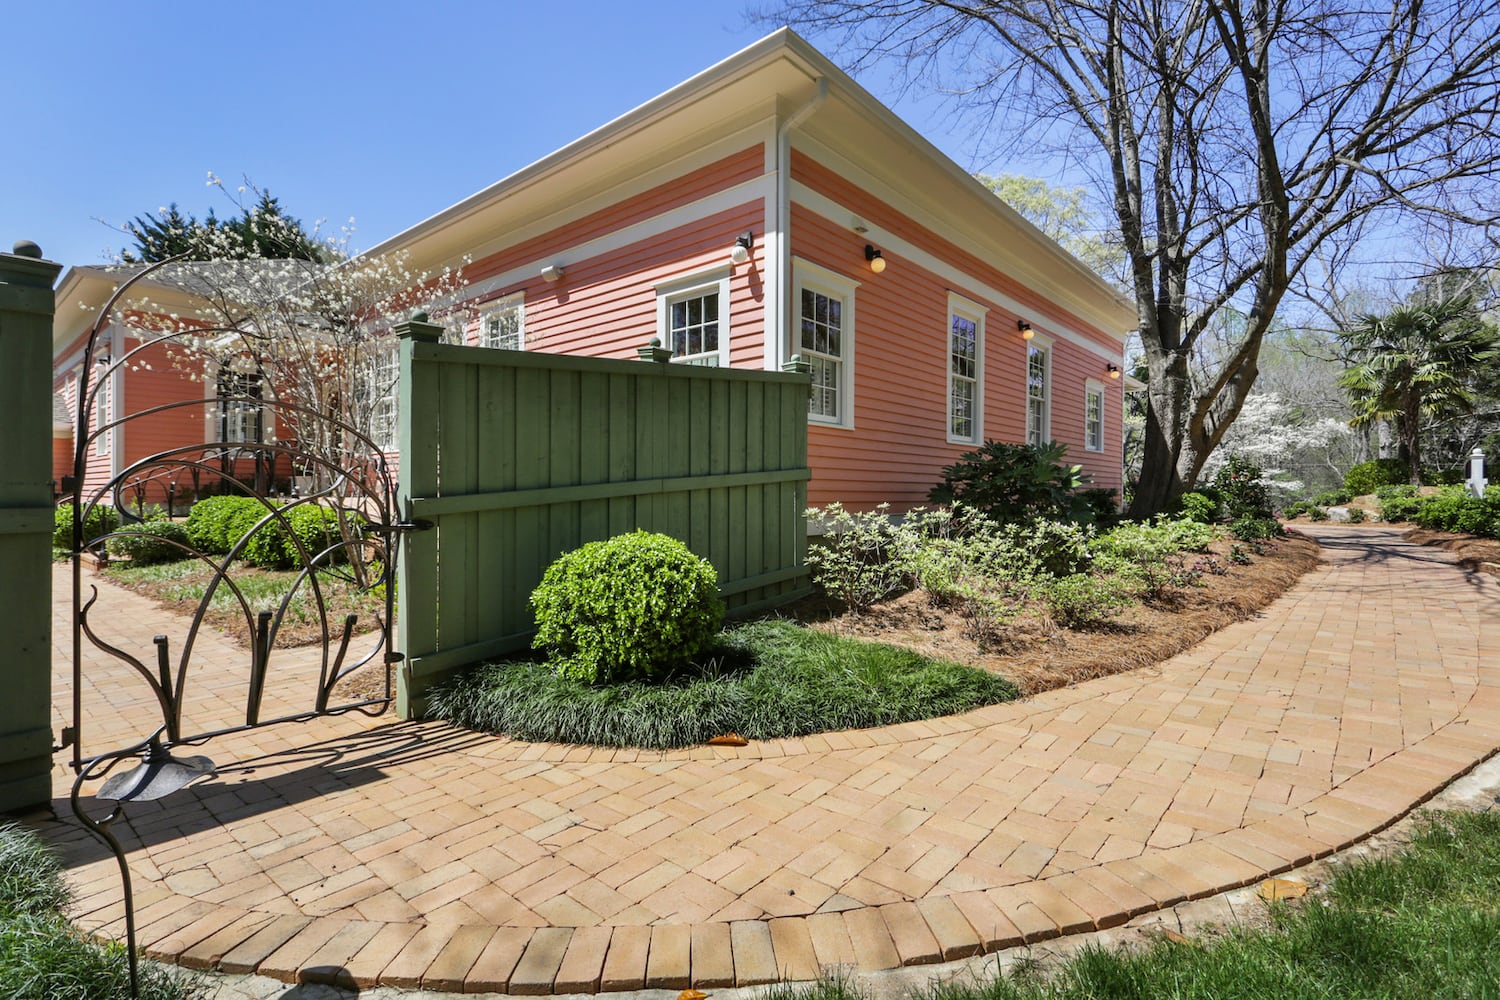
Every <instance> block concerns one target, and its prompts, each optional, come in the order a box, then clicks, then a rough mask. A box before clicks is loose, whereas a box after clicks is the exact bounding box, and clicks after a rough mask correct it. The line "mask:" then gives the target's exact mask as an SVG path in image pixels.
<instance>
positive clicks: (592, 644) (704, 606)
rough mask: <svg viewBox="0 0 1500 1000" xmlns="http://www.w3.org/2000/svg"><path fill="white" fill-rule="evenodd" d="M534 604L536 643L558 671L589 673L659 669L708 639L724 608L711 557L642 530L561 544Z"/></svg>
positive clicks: (619, 674)
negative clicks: (567, 546)
mask: <svg viewBox="0 0 1500 1000" xmlns="http://www.w3.org/2000/svg"><path fill="white" fill-rule="evenodd" d="M531 607H532V611H533V612H534V613H535V615H536V624H537V632H536V639H535V642H534V645H535V646H536V647H537V648H538V649H543V650H546V651H547V652H548V654H549V656H550V658H551V661H552V663H553V665H554V667H555V668H556V669H557V670H558V672H559V673H561V674H563V675H564V676H567V677H572V678H575V679H577V680H580V681H584V682H585V683H603V682H612V681H624V680H638V679H639V680H649V679H653V678H655V677H659V676H661V675H662V674H663V673H664V672H665V671H667V670H669V669H670V668H671V667H672V666H675V665H676V664H678V663H680V662H681V661H683V660H685V659H688V658H690V657H693V656H696V655H697V654H699V653H701V652H702V651H703V650H705V649H707V648H708V647H709V645H710V644H711V643H712V642H713V640H714V637H715V636H716V635H717V634H718V631H719V625H720V623H721V622H722V621H723V618H724V602H723V601H721V600H719V580H718V573H717V572H715V570H714V568H713V565H712V564H711V563H709V562H708V560H706V559H700V558H698V557H697V556H695V555H693V553H692V552H691V551H689V549H688V547H687V546H686V545H684V544H682V543H681V542H679V541H677V540H676V539H675V538H670V537H668V536H666V535H658V534H651V533H649V532H645V531H636V532H632V533H630V534H627V535H616V536H615V537H614V538H610V539H607V540H605V541H602V542H590V543H589V544H587V545H584V546H582V547H581V548H577V549H574V550H573V551H571V552H565V553H563V554H562V555H561V556H559V557H558V558H557V559H556V560H555V561H554V562H553V563H552V565H551V566H548V567H547V572H546V573H545V574H544V575H543V577H542V582H541V583H540V584H539V585H538V586H537V588H536V589H535V590H534V591H532V593H531Z"/></svg>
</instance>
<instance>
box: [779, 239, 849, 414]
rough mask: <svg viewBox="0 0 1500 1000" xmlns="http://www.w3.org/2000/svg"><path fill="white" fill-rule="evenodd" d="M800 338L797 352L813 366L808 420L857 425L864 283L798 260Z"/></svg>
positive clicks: (797, 284)
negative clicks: (857, 310) (858, 325)
mask: <svg viewBox="0 0 1500 1000" xmlns="http://www.w3.org/2000/svg"><path fill="white" fill-rule="evenodd" d="M796 266H797V273H796V298H795V300H794V301H795V302H796V304H797V305H796V308H797V336H796V339H795V340H794V341H793V346H792V350H793V352H794V353H798V354H801V355H802V358H803V360H805V361H807V362H808V363H809V364H811V365H812V396H811V397H810V398H809V400H808V404H807V414H808V418H809V419H810V420H812V421H814V422H817V423H823V424H832V425H835V426H838V427H853V426H854V290H855V288H857V287H858V282H854V281H850V280H849V279H848V278H845V277H844V276H843V275H841V274H837V273H836V272H833V271H829V270H828V269H826V268H822V267H818V266H817V265H815V264H809V263H808V262H806V261H800V260H799V261H797V262H796Z"/></svg>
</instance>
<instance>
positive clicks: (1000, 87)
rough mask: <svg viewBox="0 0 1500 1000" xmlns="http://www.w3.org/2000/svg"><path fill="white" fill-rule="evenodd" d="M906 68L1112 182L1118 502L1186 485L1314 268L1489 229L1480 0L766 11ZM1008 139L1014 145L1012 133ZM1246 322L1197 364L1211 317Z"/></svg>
mask: <svg viewBox="0 0 1500 1000" xmlns="http://www.w3.org/2000/svg"><path fill="white" fill-rule="evenodd" d="M772 16H775V17H777V18H778V19H779V18H785V19H788V20H790V21H791V22H792V23H795V24H799V25H803V26H807V27H810V28H811V29H813V30H815V31H819V32H822V33H825V34H827V35H830V36H833V37H835V38H840V39H842V43H841V44H842V48H843V51H844V53H845V54H846V55H847V56H849V58H850V59H851V60H852V61H853V62H854V63H855V64H856V65H858V64H859V63H860V62H863V61H868V60H873V59H879V58H887V57H890V58H896V59H899V60H902V61H903V62H904V65H905V67H906V70H907V72H908V74H909V77H908V78H909V79H910V80H912V81H922V80H928V81H932V82H936V83H938V84H939V85H941V86H943V87H944V88H946V89H949V90H951V91H954V92H956V93H958V94H959V95H961V97H962V99H965V100H967V101H968V102H969V104H970V105H971V106H972V107H973V108H974V109H976V110H981V111H983V112H984V121H985V122H986V127H987V128H989V129H991V130H992V134H993V135H994V136H995V137H996V138H1003V139H1004V140H1005V141H1006V142H1007V144H1008V148H1011V149H1017V148H1024V149H1028V150H1029V151H1030V153H1031V154H1032V158H1033V159H1035V158H1036V156H1037V155H1038V154H1055V155H1059V156H1062V155H1065V156H1066V157H1067V158H1068V162H1069V163H1071V164H1074V165H1076V167H1077V168H1078V169H1080V170H1083V171H1086V172H1087V173H1088V175H1089V176H1090V177H1091V178H1092V179H1093V181H1094V182H1095V183H1096V184H1097V185H1098V186H1099V188H1100V190H1101V193H1105V192H1107V196H1108V200H1109V202H1110V204H1111V206H1112V209H1113V213H1114V216H1115V221H1116V222H1117V224H1118V229H1119V234H1120V238H1121V240H1122V241H1123V249H1124V251H1125V254H1126V256H1127V258H1128V276H1129V282H1130V288H1131V291H1132V293H1133V295H1134V297H1135V300H1136V304H1137V306H1138V309H1139V317H1140V318H1139V330H1138V332H1139V336H1140V338H1141V343H1142V345H1143V347H1144V350H1145V354H1146V360H1147V364H1148V367H1149V390H1148V391H1149V410H1148V416H1147V426H1146V441H1145V453H1144V461H1143V466H1142V471H1141V477H1140V481H1139V484H1138V486H1137V489H1136V494H1135V499H1134V502H1133V504H1132V507H1131V511H1132V513H1134V514H1145V513H1151V512H1154V511H1157V510H1160V509H1162V508H1163V507H1165V506H1167V505H1169V504H1170V503H1171V502H1172V501H1173V500H1174V499H1175V498H1176V497H1177V496H1178V495H1179V494H1180V493H1181V492H1182V491H1183V490H1184V489H1186V488H1189V487H1190V486H1191V485H1192V484H1193V483H1195V482H1196V480H1197V478H1198V476H1199V474H1200V472H1201V471H1202V469H1203V466H1204V462H1205V461H1206V460H1207V458H1208V456H1209V455H1210V454H1211V453H1212V451H1213V449H1214V448H1215V447H1216V446H1217V445H1218V443H1219V441H1220V440H1221V439H1222V438H1223V435H1224V433H1225V431H1226V430H1227V429H1228V427H1229V425H1230V423H1231V422H1232V421H1233V420H1234V418H1235V417H1236V415H1238V413H1239V412H1240V409H1241V407H1242V406H1243V405H1244V402H1245V399H1246V397H1247V396H1248V394H1249V392H1250V389H1251V387H1252V386H1253V384H1254V382H1255V378H1256V375H1257V373H1258V366H1257V362H1258V357H1259V352H1260V346H1261V342H1262V339H1263V338H1264V336H1265V334H1266V332H1267V331H1268V330H1269V329H1270V328H1271V325H1272V322H1273V320H1274V319H1275V317H1276V314H1277V310H1278V308H1280V306H1281V304H1282V301H1283V298H1284V297H1285V296H1286V294H1287V292H1288V290H1289V289H1290V288H1291V287H1292V286H1293V285H1294V283H1296V282H1297V281H1298V280H1299V279H1300V277H1301V276H1302V272H1303V271H1304V269H1307V268H1309V266H1317V267H1323V266H1329V264H1330V262H1332V264H1333V266H1352V265H1357V264H1358V263H1359V261H1360V259H1361V258H1360V254H1359V252H1358V250H1357V248H1358V246H1359V245H1360V241H1361V240H1362V239H1369V238H1370V237H1371V236H1372V235H1376V236H1379V235H1381V234H1387V233H1389V232H1391V227H1392V226H1394V225H1397V224H1399V223H1400V222H1402V221H1403V220H1412V219H1419V218H1422V217H1433V216H1441V217H1445V218H1448V219H1453V220H1457V221H1458V222H1459V223H1461V224H1462V225H1465V226H1470V227H1480V228H1490V227H1494V226H1495V225H1496V223H1497V222H1500V199H1497V198H1496V197H1495V190H1496V188H1495V180H1496V171H1497V168H1500V8H1497V4H1496V3H1495V2H1494V0H1435V2H1420V0H1386V2H1383V3H1382V2H1379V0H1301V2H1296V3H1290V2H1277V0H1248V2H1243V3H1240V2H1230V0H1162V2H1149V0H989V2H957V0H786V2H784V3H782V4H781V5H780V6H779V7H778V8H777V9H776V12H775V14H774V15H772ZM1018 140H1019V141H1018ZM1228 307H1233V308H1234V309H1236V310H1237V311H1238V312H1239V313H1240V314H1242V315H1243V316H1244V318H1245V320H1244V325H1243V331H1242V334H1241V335H1240V336H1239V338H1238V339H1237V340H1236V341H1235V343H1234V344H1233V345H1232V348H1231V349H1229V350H1227V351H1223V352H1221V353H1220V354H1219V358H1218V360H1217V363H1215V364H1214V365H1213V366H1212V369H1211V370H1210V371H1209V372H1208V377H1206V378H1203V377H1201V375H1200V376H1198V377H1195V373H1194V370H1193V367H1194V366H1193V356H1194V354H1195V349H1196V348H1198V346H1199V344H1200V340H1201V339H1202V338H1204V336H1205V333H1206V332H1207V331H1210V330H1211V329H1212V327H1213V324H1214V323H1215V321H1216V317H1217V316H1218V314H1219V313H1220V312H1221V311H1222V310H1224V309H1226V308H1228Z"/></svg>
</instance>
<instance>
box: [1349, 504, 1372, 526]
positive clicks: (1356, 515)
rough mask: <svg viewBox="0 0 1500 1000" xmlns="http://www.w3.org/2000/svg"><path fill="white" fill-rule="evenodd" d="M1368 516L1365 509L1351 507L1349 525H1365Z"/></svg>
mask: <svg viewBox="0 0 1500 1000" xmlns="http://www.w3.org/2000/svg"><path fill="white" fill-rule="evenodd" d="M1367 516H1368V515H1366V514H1365V509H1364V508H1363V507H1350V508H1349V523H1350V524H1363V523H1364V521H1365V518H1366V517H1367Z"/></svg>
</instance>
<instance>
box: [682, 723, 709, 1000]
mask: <svg viewBox="0 0 1500 1000" xmlns="http://www.w3.org/2000/svg"><path fill="white" fill-rule="evenodd" d="M715 738H716V739H717V738H718V737H715ZM707 997H708V994H707V993H704V992H703V991H702V990H683V991H682V992H681V993H679V994H677V1000H707Z"/></svg>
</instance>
